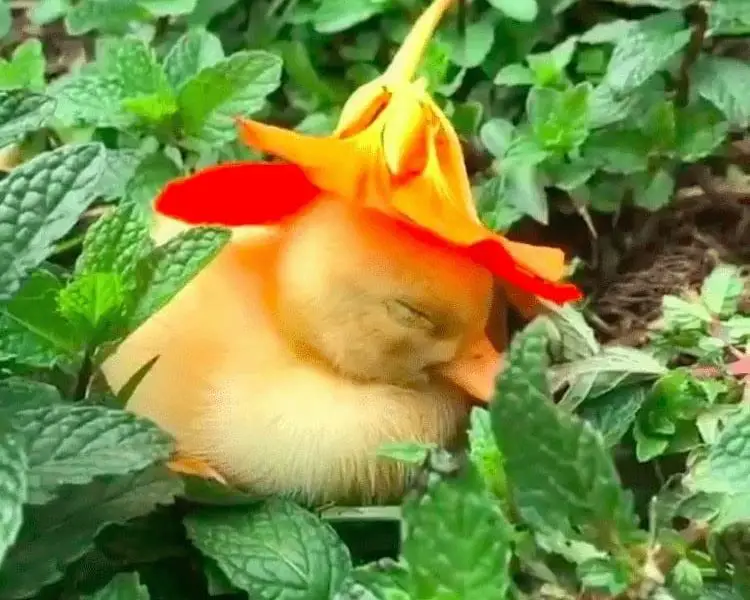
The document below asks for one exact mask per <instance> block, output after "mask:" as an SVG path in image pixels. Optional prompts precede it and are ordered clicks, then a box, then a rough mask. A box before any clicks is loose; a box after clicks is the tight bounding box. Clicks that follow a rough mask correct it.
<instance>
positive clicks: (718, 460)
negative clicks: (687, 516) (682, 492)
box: [692, 409, 750, 494]
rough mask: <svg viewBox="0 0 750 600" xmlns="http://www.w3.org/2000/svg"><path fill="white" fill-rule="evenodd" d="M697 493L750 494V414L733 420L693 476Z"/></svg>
mask: <svg viewBox="0 0 750 600" xmlns="http://www.w3.org/2000/svg"><path fill="white" fill-rule="evenodd" d="M692 478H693V482H692V483H693V486H694V488H695V489H696V490H698V491H703V492H709V493H711V492H716V493H725V494H746V493H750V412H748V411H747V410H746V409H745V410H743V411H742V412H741V414H739V415H738V416H737V417H735V418H734V419H732V420H731V421H730V422H729V423H728V424H727V426H726V427H725V428H724V430H723V431H722V432H721V433H720V434H719V438H718V439H717V440H716V442H715V443H714V444H713V445H712V446H711V447H710V448H709V450H708V455H707V456H706V459H705V461H703V462H701V463H699V464H698V465H697V466H696V468H695V469H694V470H693V473H692Z"/></svg>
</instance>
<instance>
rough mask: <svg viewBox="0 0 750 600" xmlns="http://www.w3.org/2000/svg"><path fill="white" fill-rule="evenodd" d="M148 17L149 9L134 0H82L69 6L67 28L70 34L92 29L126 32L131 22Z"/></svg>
mask: <svg viewBox="0 0 750 600" xmlns="http://www.w3.org/2000/svg"><path fill="white" fill-rule="evenodd" d="M148 17H149V13H148V11H147V10H146V9H144V8H143V7H141V6H139V5H138V3H137V2H135V1H134V0H105V1H102V0H80V2H76V3H75V4H74V5H72V6H70V7H69V8H68V10H67V14H66V16H65V28H66V29H67V30H68V33H69V34H70V35H82V34H84V33H88V32H89V31H91V30H92V29H100V30H102V31H106V32H112V33H125V31H126V30H127V28H128V25H129V24H130V23H131V22H133V21H145V20H147V19H148Z"/></svg>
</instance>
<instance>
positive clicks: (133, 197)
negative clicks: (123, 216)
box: [125, 152, 182, 215]
mask: <svg viewBox="0 0 750 600" xmlns="http://www.w3.org/2000/svg"><path fill="white" fill-rule="evenodd" d="M180 175H182V173H181V171H180V169H179V167H178V166H177V165H176V164H175V163H174V161H173V160H172V159H171V158H169V157H168V156H167V155H166V154H164V152H154V153H153V154H149V155H148V156H146V157H145V158H144V159H143V160H142V161H141V162H140V163H139V164H138V166H137V167H136V169H135V172H134V173H133V176H132V177H131V179H130V181H128V183H127V184H126V186H125V199H126V201H127V203H130V204H135V205H136V206H137V207H138V208H139V209H140V210H141V211H142V212H143V213H144V214H149V215H150V214H151V206H152V203H153V201H154V198H156V196H157V195H158V194H159V192H160V191H161V190H162V188H163V187H164V186H165V185H166V183H167V182H168V181H170V180H172V179H174V178H176V177H179V176H180Z"/></svg>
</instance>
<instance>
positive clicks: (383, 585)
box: [334, 559, 411, 600]
mask: <svg viewBox="0 0 750 600" xmlns="http://www.w3.org/2000/svg"><path fill="white" fill-rule="evenodd" d="M408 586H409V572H408V571H407V569H406V567H405V566H403V565H401V564H399V563H397V562H394V561H391V560H388V559H383V560H380V561H378V562H377V563H370V564H369V565H364V566H362V567H357V568H356V569H354V570H353V571H352V573H351V577H350V580H349V581H348V582H347V584H346V586H345V588H344V589H343V590H341V591H340V592H339V593H338V594H337V595H336V596H335V598H334V600H411V596H410V595H409V593H408Z"/></svg>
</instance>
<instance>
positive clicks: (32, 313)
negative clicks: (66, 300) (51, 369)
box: [0, 269, 81, 365]
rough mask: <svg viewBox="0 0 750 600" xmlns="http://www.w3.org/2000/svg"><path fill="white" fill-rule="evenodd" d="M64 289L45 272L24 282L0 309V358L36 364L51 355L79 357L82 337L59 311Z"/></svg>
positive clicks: (34, 274) (53, 277)
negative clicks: (60, 298) (59, 298)
mask: <svg viewBox="0 0 750 600" xmlns="http://www.w3.org/2000/svg"><path fill="white" fill-rule="evenodd" d="M62 288H63V284H62V282H61V281H60V280H59V279H58V278H57V277H56V276H54V275H53V274H52V273H50V272H49V271H45V270H41V269H40V270H37V271H35V272H34V273H33V274H32V275H31V277H29V278H28V279H27V280H26V281H25V282H24V284H23V286H22V287H21V289H20V291H19V292H18V293H17V294H16V295H15V296H13V298H12V299H11V300H10V302H8V304H6V305H5V306H4V307H2V309H1V310H0V357H3V358H4V359H6V360H8V359H10V360H16V361H17V362H20V363H26V364H28V362H27V361H30V363H31V364H32V365H33V364H34V363H35V362H36V360H38V359H39V358H42V361H43V362H44V358H43V357H47V356H52V357H57V356H62V355H68V358H72V357H73V356H75V355H76V353H77V351H78V350H79V347H80V341H81V337H80V336H79V335H78V332H77V331H76V330H75V328H74V327H73V326H72V325H71V323H70V322H68V321H67V320H66V319H65V318H64V317H63V316H62V315H60V314H59V313H58V312H57V297H58V294H59V293H60V291H61V290H62ZM53 362H54V361H53Z"/></svg>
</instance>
